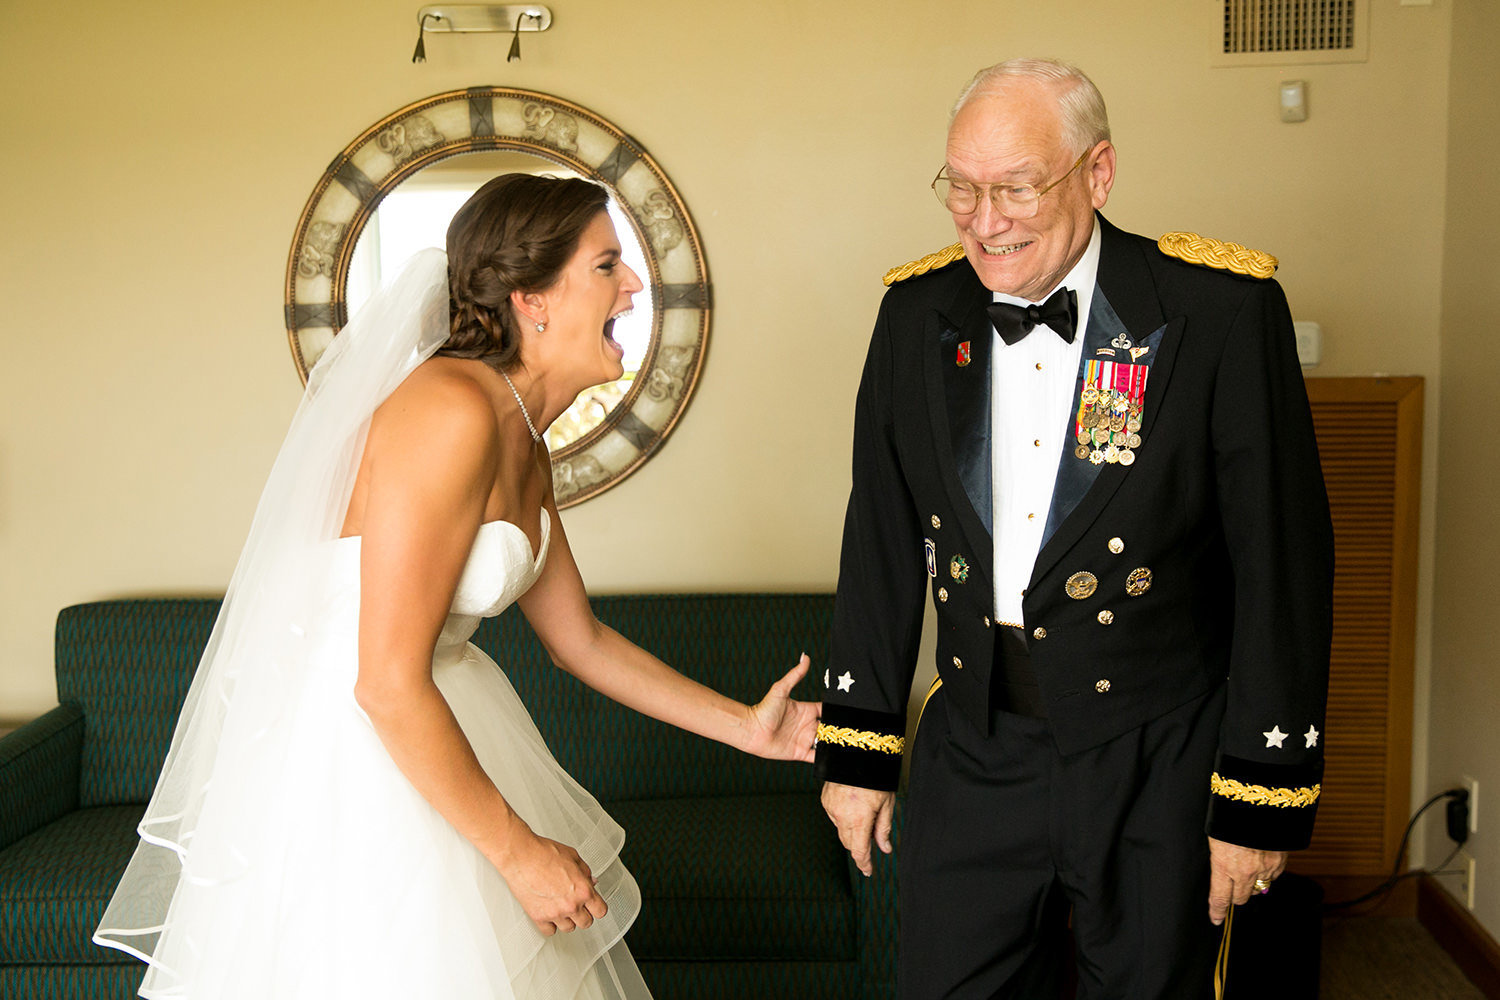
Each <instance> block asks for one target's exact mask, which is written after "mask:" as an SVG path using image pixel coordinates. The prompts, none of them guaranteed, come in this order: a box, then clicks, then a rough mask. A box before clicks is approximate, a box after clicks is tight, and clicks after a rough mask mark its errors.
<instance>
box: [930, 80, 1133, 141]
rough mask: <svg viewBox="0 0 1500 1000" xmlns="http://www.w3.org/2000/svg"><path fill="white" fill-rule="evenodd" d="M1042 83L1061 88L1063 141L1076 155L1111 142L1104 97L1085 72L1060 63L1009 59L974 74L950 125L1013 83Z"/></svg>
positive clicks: (956, 107)
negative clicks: (972, 103) (971, 106)
mask: <svg viewBox="0 0 1500 1000" xmlns="http://www.w3.org/2000/svg"><path fill="white" fill-rule="evenodd" d="M1015 79H1027V80H1042V81H1045V82H1048V83H1053V84H1056V85H1058V87H1059V89H1060V90H1061V93H1059V94H1058V98H1057V107H1058V112H1059V113H1060V114H1061V115H1062V127H1063V141H1065V142H1066V143H1067V144H1068V145H1069V146H1070V147H1071V148H1072V149H1073V151H1074V152H1076V153H1082V152H1083V151H1084V150H1086V149H1089V148H1090V147H1092V146H1095V145H1097V144H1098V143H1100V142H1102V141H1104V140H1106V139H1108V138H1109V113H1108V112H1107V111H1105V110H1104V96H1103V95H1102V94H1100V93H1099V88H1098V87H1096V86H1094V81H1092V80H1090V79H1089V78H1088V77H1087V76H1085V75H1084V73H1083V70H1081V69H1079V68H1078V67H1076V66H1070V65H1068V64H1067V63H1065V62H1061V61H1059V60H1057V59H1007V60H1006V61H1005V62H1002V63H996V64H995V65H994V66H990V67H988V68H986V69H982V70H980V71H979V72H978V73H975V74H974V79H972V80H970V81H969V82H968V84H967V85H966V86H965V87H964V89H963V91H962V92H961V93H960V94H959V95H958V100H956V101H954V102H953V110H952V111H951V112H949V114H948V122H949V124H952V122H953V119H954V118H955V117H957V116H958V113H959V111H961V110H962V109H963V106H964V105H965V104H968V103H969V101H971V100H973V99H974V98H975V97H982V96H984V95H986V94H991V93H994V92H995V91H997V90H1000V89H1001V88H1002V87H1004V86H1005V84H1006V83H1007V82H1008V81H1010V80H1015Z"/></svg>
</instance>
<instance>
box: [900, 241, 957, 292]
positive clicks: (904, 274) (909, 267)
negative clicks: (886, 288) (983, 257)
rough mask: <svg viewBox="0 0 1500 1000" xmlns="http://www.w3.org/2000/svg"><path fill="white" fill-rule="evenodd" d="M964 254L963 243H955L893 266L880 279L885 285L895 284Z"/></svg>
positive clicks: (946, 263) (947, 263)
mask: <svg viewBox="0 0 1500 1000" xmlns="http://www.w3.org/2000/svg"><path fill="white" fill-rule="evenodd" d="M963 255H964V245H963V244H962V243H955V244H953V245H952V246H946V247H943V249H941V250H938V251H936V252H935V253H930V254H928V255H927V256H925V257H918V258H917V259H916V260H913V261H908V262H907V263H905V264H902V265H901V266H900V267H893V268H891V269H890V270H889V271H887V272H885V277H883V278H881V279H880V281H881V283H882V284H885V285H894V284H895V283H896V282H898V281H905V280H906V279H907V278H914V277H916V276H917V275H919V274H926V273H927V272H928V271H931V270H934V269H936V268H939V267H946V266H947V265H949V264H951V263H953V262H954V261H955V260H958V259H959V258H960V257H962V256H963Z"/></svg>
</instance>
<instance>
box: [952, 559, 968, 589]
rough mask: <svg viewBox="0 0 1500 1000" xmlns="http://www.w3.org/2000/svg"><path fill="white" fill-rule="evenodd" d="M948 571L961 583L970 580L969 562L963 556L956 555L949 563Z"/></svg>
mask: <svg viewBox="0 0 1500 1000" xmlns="http://www.w3.org/2000/svg"><path fill="white" fill-rule="evenodd" d="M948 572H949V573H950V574H952V576H953V579H954V580H957V581H958V582H959V583H968V582H969V564H968V562H967V561H966V560H965V559H964V557H963V556H954V557H953V559H952V560H951V561H950V562H949V563H948Z"/></svg>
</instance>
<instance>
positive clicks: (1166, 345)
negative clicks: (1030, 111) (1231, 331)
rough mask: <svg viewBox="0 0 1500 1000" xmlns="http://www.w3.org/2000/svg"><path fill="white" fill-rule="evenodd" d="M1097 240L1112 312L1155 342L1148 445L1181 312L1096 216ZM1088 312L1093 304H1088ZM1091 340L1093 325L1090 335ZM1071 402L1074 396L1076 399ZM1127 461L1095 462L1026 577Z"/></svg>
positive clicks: (1042, 569)
mask: <svg viewBox="0 0 1500 1000" xmlns="http://www.w3.org/2000/svg"><path fill="white" fill-rule="evenodd" d="M1099 226H1100V228H1101V230H1102V232H1101V237H1102V240H1101V245H1100V249H1099V277H1098V279H1097V280H1098V291H1099V292H1101V293H1103V296H1104V297H1105V298H1106V299H1107V300H1108V302H1109V304H1110V305H1111V306H1112V307H1113V309H1114V312H1115V314H1116V315H1117V316H1118V317H1119V319H1120V321H1121V322H1122V323H1123V324H1124V325H1125V329H1126V331H1127V332H1128V333H1129V334H1130V336H1131V338H1132V339H1133V340H1135V341H1137V342H1138V343H1140V342H1148V343H1154V344H1155V347H1154V348H1153V353H1155V354H1156V359H1155V360H1154V361H1153V362H1152V364H1151V374H1150V377H1149V378H1148V380H1147V383H1146V400H1145V409H1144V411H1143V412H1142V414H1141V430H1140V435H1141V440H1142V442H1143V444H1142V448H1143V449H1149V448H1150V447H1151V440H1152V439H1151V432H1152V428H1153V425H1154V424H1155V422H1156V414H1157V412H1158V411H1159V410H1160V409H1161V399H1162V396H1163V395H1164V394H1165V393H1166V392H1167V389H1168V382H1169V380H1170V378H1171V375H1172V364H1173V362H1174V361H1175V360H1176V357H1177V347H1178V345H1179V344H1180V343H1181V340H1182V329H1183V326H1184V325H1185V322H1186V321H1185V319H1184V317H1181V316H1178V317H1175V318H1173V319H1171V320H1170V321H1168V320H1167V318H1166V317H1164V316H1163V315H1162V311H1161V304H1160V302H1159V300H1158V299H1157V295H1156V282H1155V280H1154V279H1153V278H1152V275H1151V269H1150V267H1149V266H1148V265H1147V263H1146V258H1145V253H1146V248H1145V246H1144V245H1143V244H1141V243H1139V242H1138V241H1136V240H1134V239H1131V238H1130V237H1129V236H1127V235H1126V234H1125V233H1123V232H1121V231H1120V230H1119V229H1116V228H1115V227H1114V226H1112V225H1110V224H1109V223H1108V222H1107V221H1105V219H1104V218H1103V217H1102V216H1101V217H1100V218H1099ZM1089 313H1090V318H1091V319H1092V316H1093V314H1094V310H1093V309H1092V308H1091V309H1090V310H1089ZM1089 340H1090V341H1092V340H1093V337H1092V331H1091V333H1090V336H1089ZM1094 349H1095V348H1094V346H1093V345H1092V343H1090V344H1088V345H1086V347H1085V360H1087V359H1088V357H1090V356H1091V355H1090V354H1088V352H1089V351H1092V350H1094ZM1075 405H1076V401H1075ZM1131 468H1132V467H1130V466H1124V465H1118V464H1115V465H1108V464H1106V465H1102V466H1098V467H1097V472H1096V474H1095V476H1094V481H1093V483H1092V484H1091V485H1090V486H1089V487H1088V489H1087V491H1086V492H1085V493H1084V495H1083V498H1082V499H1081V500H1079V501H1078V504H1077V506H1075V507H1074V508H1073V510H1072V513H1070V514H1068V515H1067V516H1066V517H1065V518H1063V519H1062V520H1061V522H1060V523H1059V524H1058V525H1057V526H1056V530H1055V531H1054V532H1053V533H1052V536H1051V538H1049V539H1048V540H1047V542H1046V544H1044V545H1043V546H1042V550H1041V551H1040V552H1039V553H1037V559H1036V565H1035V568H1034V569H1033V570H1032V574H1031V581H1032V583H1035V582H1036V581H1037V580H1040V579H1041V578H1042V577H1043V576H1044V575H1046V573H1047V572H1048V571H1049V570H1051V569H1052V567H1053V566H1055V565H1056V564H1057V561H1058V560H1059V559H1061V558H1062V555H1063V553H1065V552H1067V551H1068V550H1069V549H1070V548H1072V547H1073V545H1074V544H1075V543H1076V542H1077V541H1078V539H1079V538H1080V537H1082V535H1083V533H1084V532H1085V531H1087V530H1088V527H1089V525H1091V524H1093V523H1094V520H1095V519H1096V518H1097V517H1098V516H1099V514H1100V512H1101V511H1102V510H1103V509H1104V506H1105V504H1107V503H1108V502H1109V499H1110V497H1112V496H1114V494H1115V491H1116V490H1118V489H1119V488H1120V484H1121V483H1123V482H1124V481H1125V477H1126V476H1127V475H1129V474H1130V470H1131Z"/></svg>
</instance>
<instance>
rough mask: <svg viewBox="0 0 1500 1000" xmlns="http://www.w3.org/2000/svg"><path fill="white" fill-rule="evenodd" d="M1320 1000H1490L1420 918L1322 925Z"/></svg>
mask: <svg viewBox="0 0 1500 1000" xmlns="http://www.w3.org/2000/svg"><path fill="white" fill-rule="evenodd" d="M1321 985H1322V991H1321V994H1322V996H1321V1000H1485V998H1484V994H1482V993H1480V992H1479V990H1478V989H1477V988H1476V987H1475V986H1474V984H1473V983H1471V982H1469V980H1468V979H1466V978H1465V977H1464V974H1463V973H1462V972H1460V971H1459V969H1458V966H1457V965H1455V964H1454V962H1453V959H1451V958H1449V957H1448V953H1447V952H1445V951H1443V949H1442V947H1441V946H1439V945H1438V943H1437V942H1436V941H1434V940H1433V939H1432V935H1431V934H1429V933H1428V932H1427V929H1426V928H1425V927H1423V926H1422V925H1421V924H1419V923H1417V920H1416V918H1415V917H1343V918H1331V919H1328V920H1325V921H1324V922H1323V969H1322V976H1321Z"/></svg>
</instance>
